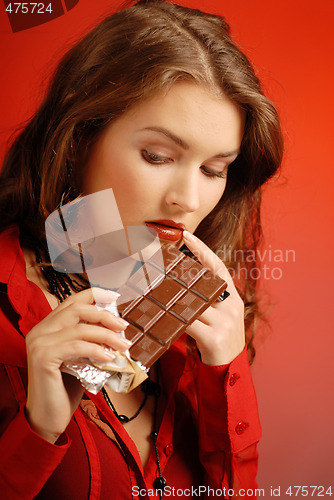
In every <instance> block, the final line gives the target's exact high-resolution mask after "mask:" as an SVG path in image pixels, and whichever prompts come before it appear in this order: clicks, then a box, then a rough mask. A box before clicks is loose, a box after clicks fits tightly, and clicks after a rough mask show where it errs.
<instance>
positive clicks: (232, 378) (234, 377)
mask: <svg viewBox="0 0 334 500" xmlns="http://www.w3.org/2000/svg"><path fill="white" fill-rule="evenodd" d="M238 378H240V375H239V373H232V375H231V376H230V380H229V384H230V386H233V385H234V384H235V383H236V381H237V380H238Z"/></svg>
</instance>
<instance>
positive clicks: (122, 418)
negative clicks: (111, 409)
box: [117, 415, 130, 424]
mask: <svg viewBox="0 0 334 500" xmlns="http://www.w3.org/2000/svg"><path fill="white" fill-rule="evenodd" d="M117 417H118V420H119V421H120V422H121V423H122V424H126V423H127V422H129V420H130V419H129V417H127V416H126V415H117Z"/></svg>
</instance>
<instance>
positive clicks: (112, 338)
mask: <svg viewBox="0 0 334 500" xmlns="http://www.w3.org/2000/svg"><path fill="white" fill-rule="evenodd" d="M75 342H80V343H81V342H85V343H86V344H87V346H88V344H93V343H94V344H96V345H102V346H107V347H110V348H112V349H114V350H121V351H125V350H127V349H129V347H130V346H131V345H132V344H131V342H130V341H129V340H127V339H123V338H122V337H121V336H120V335H119V334H117V333H115V332H112V331H110V330H108V329H107V328H103V327H101V326H96V325H89V324H85V323H79V324H77V325H75V326H74V327H73V326H72V327H69V328H66V329H62V330H60V331H56V332H54V333H50V334H49V335H46V336H43V337H37V338H34V339H32V340H30V341H29V342H28V344H27V351H28V355H29V356H30V357H31V358H33V359H35V360H37V362H38V363H39V362H41V363H42V364H43V363H45V362H47V360H51V359H58V358H59V352H62V348H63V345H69V344H72V343H75Z"/></svg>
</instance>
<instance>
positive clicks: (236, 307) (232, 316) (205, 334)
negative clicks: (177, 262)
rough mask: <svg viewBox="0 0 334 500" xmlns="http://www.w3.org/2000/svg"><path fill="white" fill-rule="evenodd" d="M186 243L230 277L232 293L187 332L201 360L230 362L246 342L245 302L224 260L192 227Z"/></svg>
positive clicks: (204, 262) (205, 263) (220, 273)
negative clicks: (194, 343)
mask: <svg viewBox="0 0 334 500" xmlns="http://www.w3.org/2000/svg"><path fill="white" fill-rule="evenodd" d="M183 239H184V243H185V244H186V245H187V247H188V248H189V250H191V252H192V253H193V254H194V255H195V256H196V257H197V258H198V260H199V261H200V262H201V264H202V265H203V266H204V267H206V268H207V269H209V270H210V271H211V272H212V273H213V274H216V275H217V276H219V277H220V278H222V279H223V280H225V281H226V283H227V290H228V292H229V293H230V296H229V297H228V298H227V299H226V300H224V301H223V302H221V301H216V302H215V303H214V304H212V306H211V307H208V309H207V310H206V311H204V313H203V314H202V315H201V316H200V317H199V318H198V319H197V320H196V321H194V322H193V323H192V325H190V326H189V327H188V328H187V330H186V332H187V334H188V335H190V336H191V337H192V338H193V339H195V341H196V344H197V347H198V349H199V351H200V353H201V360H202V362H203V363H205V364H207V365H223V364H228V363H230V362H231V361H233V359H234V358H235V357H236V356H238V354H240V352H241V351H242V350H243V348H244V346H245V327H244V304H243V301H242V299H241V298H240V296H239V294H238V292H237V290H236V288H235V286H234V283H233V280H232V278H231V275H230V273H229V272H228V270H227V268H226V266H225V265H224V263H223V262H222V261H221V260H220V259H219V257H218V256H217V255H215V254H214V253H213V252H212V250H210V248H208V247H207V246H206V245H205V244H204V243H203V242H202V241H201V240H199V239H198V238H197V237H196V236H194V235H193V234H191V233H189V232H188V231H184V232H183Z"/></svg>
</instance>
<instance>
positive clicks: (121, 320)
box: [117, 318, 130, 328]
mask: <svg viewBox="0 0 334 500" xmlns="http://www.w3.org/2000/svg"><path fill="white" fill-rule="evenodd" d="M117 319H118V322H119V323H120V324H121V325H122V326H124V327H125V328H126V327H127V326H129V324H130V323H128V322H127V321H125V319H122V318H117Z"/></svg>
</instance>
